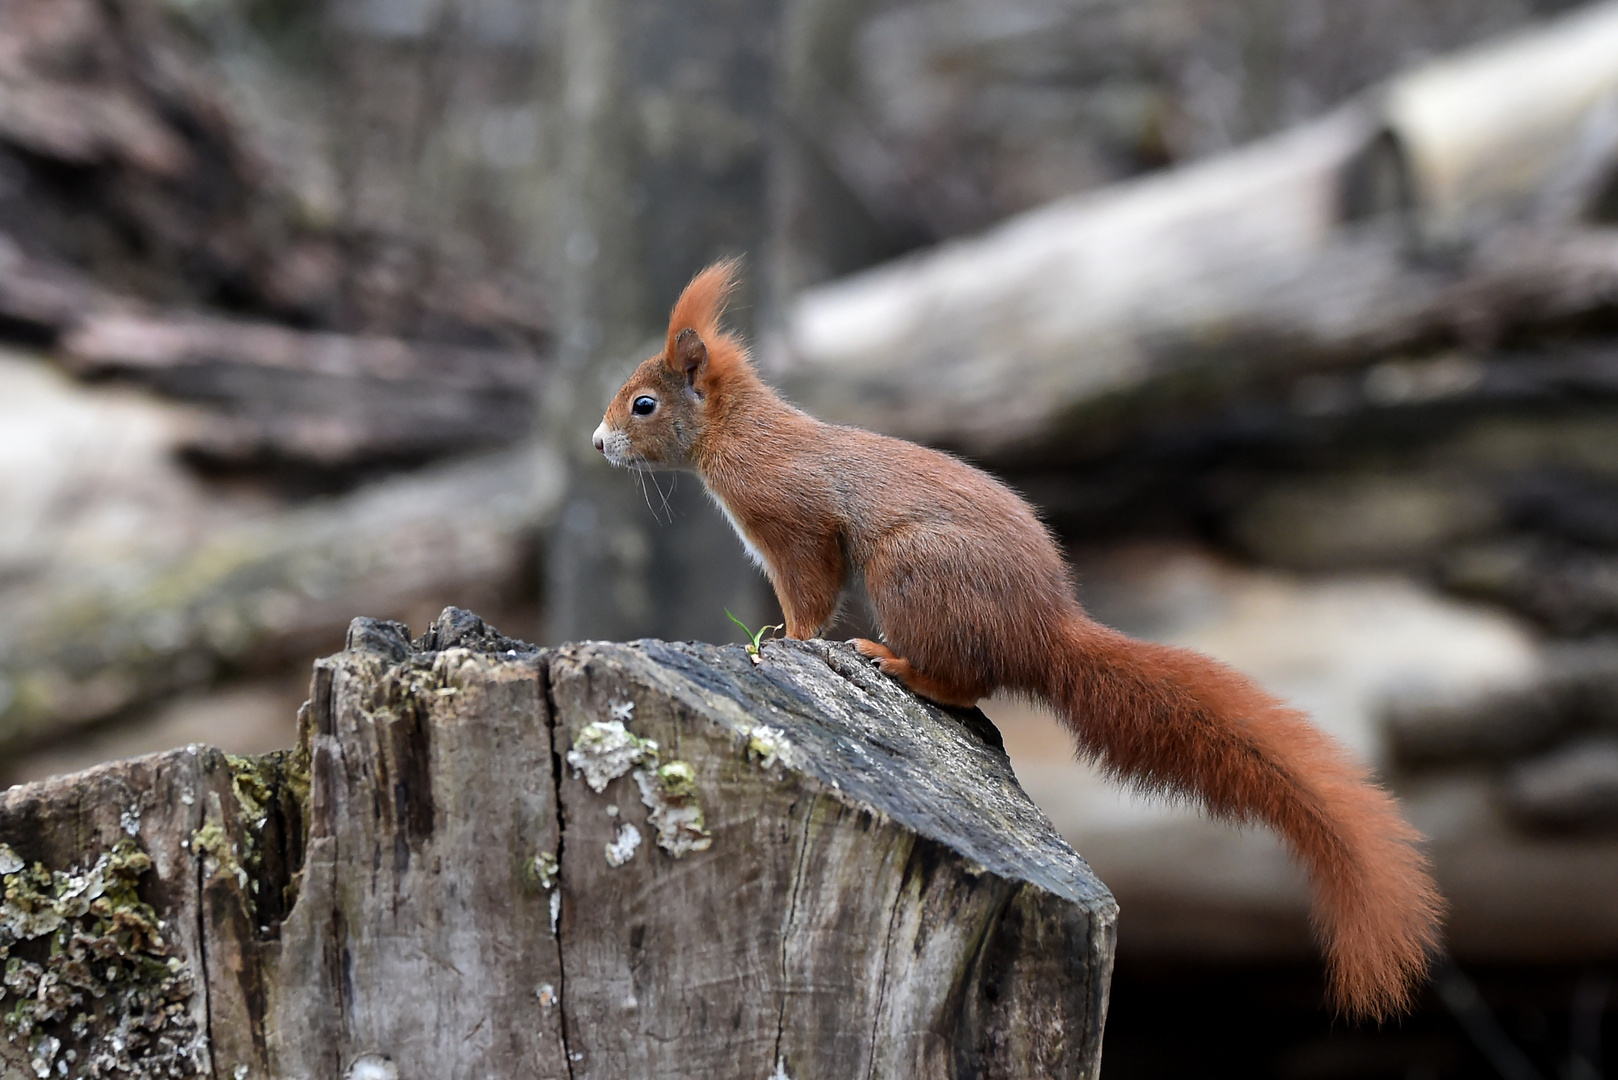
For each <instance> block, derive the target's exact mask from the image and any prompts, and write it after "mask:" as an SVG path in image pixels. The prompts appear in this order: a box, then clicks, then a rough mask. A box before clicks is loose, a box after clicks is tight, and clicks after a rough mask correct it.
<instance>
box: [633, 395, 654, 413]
mask: <svg viewBox="0 0 1618 1080" xmlns="http://www.w3.org/2000/svg"><path fill="white" fill-rule="evenodd" d="M656 408H657V399H656V398H653V397H638V398H636V399H635V404H633V405H631V406H630V411H632V412H633V413H634V414H635V415H636V416H650V415H652V410H653V409H656Z"/></svg>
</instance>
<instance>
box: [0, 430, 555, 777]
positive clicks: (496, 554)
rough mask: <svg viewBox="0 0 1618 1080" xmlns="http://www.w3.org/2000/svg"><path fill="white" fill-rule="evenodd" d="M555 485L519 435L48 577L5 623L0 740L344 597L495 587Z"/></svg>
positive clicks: (342, 614) (298, 627)
mask: <svg viewBox="0 0 1618 1080" xmlns="http://www.w3.org/2000/svg"><path fill="white" fill-rule="evenodd" d="M561 490H562V477H561V471H560V469H559V467H557V466H556V465H555V463H554V462H553V461H552V457H551V455H550V453H549V451H547V450H545V449H543V448H542V447H537V446H535V445H533V444H525V445H523V446H521V447H518V448H517V449H515V450H507V451H504V452H501V453H498V454H495V455H492V456H486V457H481V458H472V459H469V460H465V461H460V462H456V463H453V464H449V465H440V466H435V467H433V468H431V469H428V470H425V471H422V472H419V473H415V474H410V475H404V476H399V477H395V478H392V479H389V480H386V481H383V482H380V483H377V484H373V485H371V486H369V487H366V488H362V489H360V490H358V491H356V492H354V493H353V494H350V495H346V496H343V497H339V498H332V499H328V500H324V501H318V502H315V503H312V504H310V505H308V506H307V507H305V508H302V509H295V510H290V511H282V512H279V513H271V514H268V515H264V516H261V517H259V518H258V519H257V520H254V521H250V522H247V523H243V524H237V525H234V526H231V527H228V528H225V529H221V530H218V531H215V532H212V533H205V534H203V535H202V536H201V537H199V538H197V539H196V540H194V541H193V542H191V543H190V544H189V545H186V546H184V547H181V548H179V549H178V550H176V551H174V552H173V553H171V554H169V555H168V556H167V557H166V558H165V559H164V560H163V561H160V562H156V563H141V562H132V563H131V564H129V565H125V566H122V567H121V568H120V573H119V574H118V575H116V576H113V575H107V574H102V575H100V576H99V577H98V578H94V579H90V580H87V581H83V582H65V583H64V582H59V581H58V582H47V585H49V586H50V588H49V589H48V590H47V591H46V592H45V593H44V594H43V595H34V596H32V598H31V600H30V601H29V602H28V603H26V604H25V605H15V608H16V609H15V610H14V611H13V612H11V616H12V618H14V619H15V622H13V623H12V624H10V625H8V627H7V628H6V634H5V642H4V646H5V648H4V653H3V659H0V747H14V746H17V745H19V744H21V743H24V742H28V741H32V740H38V739H42V738H45V737H47V736H59V735H60V734H61V733H62V732H63V731H64V730H66V729H67V728H68V727H70V726H71V725H74V724H83V723H88V722H91V721H95V720H101V719H105V718H107V717H110V716H114V715H117V714H119V713H121V712H123V711H125V710H128V709H129V708H131V707H133V706H136V705H138V704H141V703H144V702H148V701H151V700H154V699H156V698H158V697H161V696H163V695H167V694H171V693H173V692H175V691H176V690H179V689H182V688H185V687H188V686H200V685H205V684H207V683H208V682H210V681H212V680H213V679H214V678H215V677H216V676H217V675H218V673H219V672H220V671H222V670H225V669H228V668H230V667H233V666H241V665H243V664H247V663H250V662H252V661H254V659H255V658H257V660H258V662H259V663H263V662H265V659H266V658H267V657H274V656H276V655H279V654H280V653H284V652H286V651H287V650H288V649H289V648H291V647H293V646H294V644H295V643H296V642H297V641H299V640H300V639H308V638H310V637H311V636H313V635H316V634H318V633H321V632H331V631H332V630H333V629H340V628H341V627H342V626H343V625H344V623H345V622H346V620H347V618H348V615H349V613H350V612H352V611H354V610H355V609H356V608H359V609H365V608H369V609H371V610H384V611H398V610H402V609H403V608H404V607H405V606H408V605H409V604H410V603H411V602H412V598H415V599H416V600H420V599H422V598H425V597H431V596H438V595H443V594H444V593H445V592H446V591H447V592H450V593H452V594H453V593H455V592H466V591H469V590H476V591H478V592H480V593H481V592H483V591H486V590H488V589H490V588H495V587H499V586H500V583H506V587H510V584H511V583H513V582H518V581H522V580H525V579H526V578H527V577H529V576H530V574H531V570H530V569H529V568H530V567H531V565H532V563H533V560H534V559H535V558H537V555H536V550H535V545H536V542H537V535H538V533H539V531H540V530H541V528H542V527H543V526H544V525H546V524H547V523H548V521H549V519H550V516H551V515H552V513H553V511H554V510H555V508H556V506H557V504H558V501H559V499H560V496H561ZM25 595H27V594H25Z"/></svg>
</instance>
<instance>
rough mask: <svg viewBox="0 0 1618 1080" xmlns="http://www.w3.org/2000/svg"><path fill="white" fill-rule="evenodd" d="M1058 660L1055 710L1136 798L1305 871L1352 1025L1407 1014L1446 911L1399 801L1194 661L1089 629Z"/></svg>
mask: <svg viewBox="0 0 1618 1080" xmlns="http://www.w3.org/2000/svg"><path fill="white" fill-rule="evenodd" d="M1064 633H1065V636H1066V637H1067V639H1068V640H1067V642H1066V643H1065V647H1064V648H1061V649H1060V650H1059V655H1057V650H1053V655H1051V656H1050V657H1049V659H1051V660H1054V661H1056V662H1054V663H1052V664H1051V665H1050V667H1049V669H1048V670H1049V675H1048V676H1047V677H1048V679H1049V682H1050V686H1049V687H1048V697H1049V698H1050V699H1051V701H1052V703H1053V704H1054V705H1055V706H1056V707H1057V708H1058V710H1059V711H1060V712H1061V714H1062V716H1063V718H1064V719H1065V720H1066V721H1067V723H1068V724H1069V725H1070V726H1071V728H1072V729H1073V732H1074V734H1075V736H1076V737H1077V739H1078V742H1079V745H1080V747H1081V749H1082V750H1083V751H1084V752H1085V753H1086V754H1088V755H1090V756H1091V757H1093V758H1094V759H1095V760H1096V761H1098V762H1099V763H1100V764H1101V765H1102V767H1103V768H1105V769H1106V770H1107V771H1108V772H1109V773H1111V774H1113V775H1114V776H1116V777H1118V778H1119V779H1122V780H1124V781H1126V782H1128V783H1131V784H1133V785H1135V786H1137V787H1140V788H1143V789H1146V790H1149V791H1156V792H1164V793H1167V794H1170V795H1172V796H1186V797H1189V798H1191V799H1193V800H1194V801H1196V802H1198V803H1200V804H1201V805H1202V806H1204V807H1205V808H1206V809H1207V810H1208V811H1209V812H1211V813H1213V814H1215V815H1217V816H1219V817H1222V818H1226V819H1228V820H1231V821H1235V822H1240V823H1247V822H1263V823H1265V824H1268V825H1269V826H1271V827H1272V828H1274V829H1275V830H1276V831H1277V832H1279V833H1280V834H1281V835H1282V836H1283V837H1284V838H1285V839H1286V842H1287V844H1288V846H1290V847H1291V849H1292V852H1293V854H1294V855H1295V856H1296V857H1297V858H1298V859H1299V860H1300V861H1301V862H1303V863H1304V865H1305V866H1306V867H1307V868H1308V871H1309V876H1310V879H1311V882H1312V884H1313V889H1314V909H1313V914H1312V917H1313V921H1314V924H1315V929H1316V932H1317V934H1318V935H1319V936H1320V938H1321V940H1322V943H1323V945H1324V948H1325V951H1326V958H1327V965H1328V968H1329V972H1330V979H1331V992H1332V997H1333V1000H1334V1002H1335V1004H1336V1005H1337V1007H1338V1008H1339V1009H1340V1010H1341V1011H1343V1012H1344V1013H1347V1014H1349V1015H1351V1016H1354V1017H1359V1018H1369V1019H1381V1018H1383V1017H1385V1016H1387V1015H1389V1014H1392V1013H1398V1012H1402V1011H1404V1010H1405V1009H1407V1008H1408V1007H1409V1004H1410V997H1411V993H1412V991H1413V990H1414V988H1415V986H1416V984H1417V983H1418V982H1419V981H1420V980H1421V979H1422V978H1423V976H1424V975H1425V973H1426V969H1427V962H1428V954H1429V952H1430V951H1431V950H1432V949H1434V948H1435V947H1436V945H1437V940H1438V919H1439V916H1440V915H1441V914H1442V910H1443V901H1442V900H1441V898H1440V897H1439V895H1438V891H1437V889H1436V888H1435V887H1434V885H1433V881H1432V877H1431V876H1430V875H1429V873H1428V870H1427V860H1426V859H1425V857H1424V856H1423V855H1422V854H1421V852H1420V851H1419V850H1418V849H1417V848H1416V846H1415V845H1416V843H1417V841H1419V840H1420V836H1419V834H1418V833H1417V832H1416V831H1415V830H1414V829H1413V828H1411V827H1410V826H1409V825H1408V824H1407V823H1406V822H1405V820H1404V819H1403V818H1402V817H1401V816H1400V814H1399V810H1398V807H1397V806H1396V804H1395V803H1394V801H1393V799H1392V797H1391V796H1389V795H1388V794H1387V792H1385V791H1383V790H1382V789H1381V788H1379V787H1376V786H1375V785H1373V784H1372V783H1371V782H1370V780H1369V779H1368V778H1367V776H1366V774H1365V771H1364V770H1363V769H1361V768H1360V767H1359V766H1358V765H1356V764H1354V763H1353V762H1352V761H1350V760H1349V759H1348V758H1347V756H1346V755H1345V754H1344V752H1343V750H1342V749H1341V748H1340V747H1339V746H1338V745H1337V744H1336V743H1335V742H1334V741H1333V740H1332V739H1331V738H1330V737H1329V736H1327V735H1326V734H1325V733H1323V732H1322V731H1320V730H1319V729H1318V728H1316V727H1315V726H1314V725H1313V724H1312V723H1311V722H1310V721H1309V720H1308V718H1307V717H1306V716H1305V715H1304V714H1303V713H1301V712H1299V711H1298V710H1296V709H1291V708H1288V707H1287V706H1285V705H1283V704H1282V703H1281V702H1280V701H1278V700H1276V699H1275V698H1273V697H1271V696H1270V695H1269V694H1267V693H1265V692H1264V691H1263V690H1260V689H1259V688H1258V687H1257V686H1255V685H1254V684H1253V683H1252V682H1251V681H1250V680H1248V679H1247V678H1245V677H1244V676H1242V675H1240V674H1238V673H1237V672H1235V671H1232V670H1231V669H1230V668H1228V667H1225V666H1224V665H1223V664H1220V663H1219V662H1217V661H1215V660H1211V659H1209V658H1208V657H1206V656H1202V655H1200V654H1198V653H1194V652H1190V651H1188V650H1185V649H1176V648H1172V647H1170V646H1166V645H1156V644H1152V643H1150V642H1142V641H1136V640H1134V639H1132V638H1128V637H1125V636H1124V635H1123V634H1120V633H1118V632H1117V631H1114V630H1110V629H1108V628H1107V627H1104V626H1101V625H1099V624H1097V623H1094V622H1092V621H1090V620H1089V619H1087V618H1084V617H1083V616H1076V617H1074V618H1073V619H1072V620H1071V621H1070V622H1069V623H1068V624H1067V625H1066V626H1065V627H1064Z"/></svg>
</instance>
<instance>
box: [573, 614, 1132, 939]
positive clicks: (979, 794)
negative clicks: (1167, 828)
mask: <svg viewBox="0 0 1618 1080" xmlns="http://www.w3.org/2000/svg"><path fill="white" fill-rule="evenodd" d="M762 651H763V661H762V662H761V663H759V664H758V665H754V664H753V663H752V661H751V659H750V658H749V657H748V655H747V653H746V651H745V650H744V649H743V648H742V646H740V645H725V646H714V645H706V644H700V643H693V642H678V643H674V642H664V641H657V640H642V641H638V642H634V643H631V644H627V645H621V644H612V643H605V642H591V643H585V644H581V645H572V646H564V647H563V648H562V649H560V650H559V656H558V660H559V661H560V662H563V663H570V662H571V663H590V662H598V663H606V664H610V665H613V666H615V667H620V668H622V669H624V670H626V672H628V673H630V674H632V675H633V676H634V677H635V678H636V679H637V681H641V682H643V683H644V684H645V685H646V686H647V687H648V688H649V689H654V690H657V691H661V692H663V693H666V694H668V695H669V696H670V697H672V698H675V699H677V700H681V701H684V702H689V704H690V707H691V708H692V709H693V711H698V712H701V713H702V714H703V715H705V716H707V717H708V718H709V719H712V720H714V721H717V722H719V723H723V724H725V725H727V726H728V727H730V728H731V729H732V730H733V731H735V732H736V733H737V735H738V736H739V737H746V738H749V739H752V740H755V741H757V740H759V739H760V738H762V739H763V740H764V741H765V743H766V745H768V744H769V743H772V742H773V743H775V744H777V745H778V748H779V758H780V761H781V763H782V764H783V765H785V766H786V767H787V768H789V769H793V770H796V771H798V772H801V773H803V774H806V775H808V776H811V777H813V778H814V779H816V780H818V781H820V782H821V783H822V784H825V785H826V786H828V787H830V788H832V789H833V790H834V791H836V792H837V793H838V794H839V795H840V796H841V797H842V798H844V799H846V800H848V801H850V802H852V803H854V804H856V805H858V806H860V807H861V808H863V809H869V810H871V811H872V812H874V813H877V814H882V815H885V816H887V817H889V818H891V819H893V820H894V821H896V822H898V823H899V824H901V825H903V826H905V827H906V828H908V829H911V830H913V831H914V832H915V833H916V834H917V835H919V836H923V837H926V838H927V839H929V840H934V841H936V842H938V843H941V844H944V845H946V846H948V847H950V848H952V849H954V850H955V851H957V852H959V853H960V854H961V855H963V856H965V857H967V858H968V859H971V860H972V861H974V862H976V863H978V864H980V865H981V866H983V867H984V869H986V870H988V871H990V872H992V873H995V874H998V875H999V876H1001V877H1004V878H1008V879H1011V880H1021V881H1027V882H1029V883H1031V884H1035V885H1038V886H1039V887H1041V888H1043V889H1045V890H1047V891H1049V892H1051V893H1053V894H1055V895H1057V896H1061V897H1064V898H1066V899H1069V900H1072V901H1074V902H1075V903H1079V904H1082V905H1084V906H1086V907H1089V908H1091V909H1095V908H1097V907H1100V908H1105V909H1111V908H1113V907H1114V906H1115V904H1114V901H1113V898H1112V894H1111V893H1110V892H1108V890H1107V887H1106V886H1105V885H1103V884H1102V883H1101V881H1100V879H1099V878H1097V877H1096V875H1095V873H1094V872H1093V871H1092V870H1091V869H1090V867H1089V865H1088V864H1087V863H1086V862H1085V861H1084V859H1083V858H1082V857H1080V855H1079V854H1078V852H1076V851H1074V850H1073V848H1072V847H1070V846H1069V845H1068V844H1067V842H1066V841H1065V840H1063V839H1062V837H1061V835H1060V834H1059V833H1058V832H1057V831H1056V827H1055V826H1054V825H1052V824H1051V822H1050V820H1049V819H1048V818H1047V817H1046V816H1045V815H1044V813H1043V812H1042V811H1040V809H1039V808H1038V807H1037V806H1035V805H1034V803H1033V802H1032V801H1031V800H1030V799H1029V798H1028V796H1027V795H1026V794H1025V793H1024V792H1023V790H1022V788H1021V786H1020V785H1019V784H1018V783H1017V778H1016V775H1015V773H1014V772H1013V771H1012V767H1011V760H1010V758H1009V757H1007V755H1006V752H1005V747H1004V745H1003V744H1002V742H1001V739H1000V733H999V731H998V730H996V728H995V727H994V725H993V723H991V722H990V721H989V719H988V718H987V717H986V716H984V715H983V714H982V713H981V712H979V711H978V710H976V709H970V710H967V709H942V708H939V707H938V706H936V705H932V704H930V703H928V702H925V701H923V700H921V699H920V698H917V697H916V696H915V695H913V694H911V693H910V692H909V691H907V690H905V689H904V688H902V687H900V686H899V685H898V684H897V683H895V682H894V681H893V680H892V679H890V678H888V677H887V676H885V675H883V674H882V673H881V672H879V671H877V670H876V669H875V668H874V667H872V665H871V664H870V662H869V661H867V660H865V659H864V658H863V657H861V656H860V655H859V654H858V653H857V652H855V651H854V649H853V648H852V647H851V646H849V645H846V644H843V643H841V642H830V641H819V640H816V641H773V642H768V643H766V644H765V645H764V647H763V650H762ZM761 728H762V729H765V730H764V731H762V732H761V730H760V729H761ZM775 733H779V734H778V735H777V734H775Z"/></svg>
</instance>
